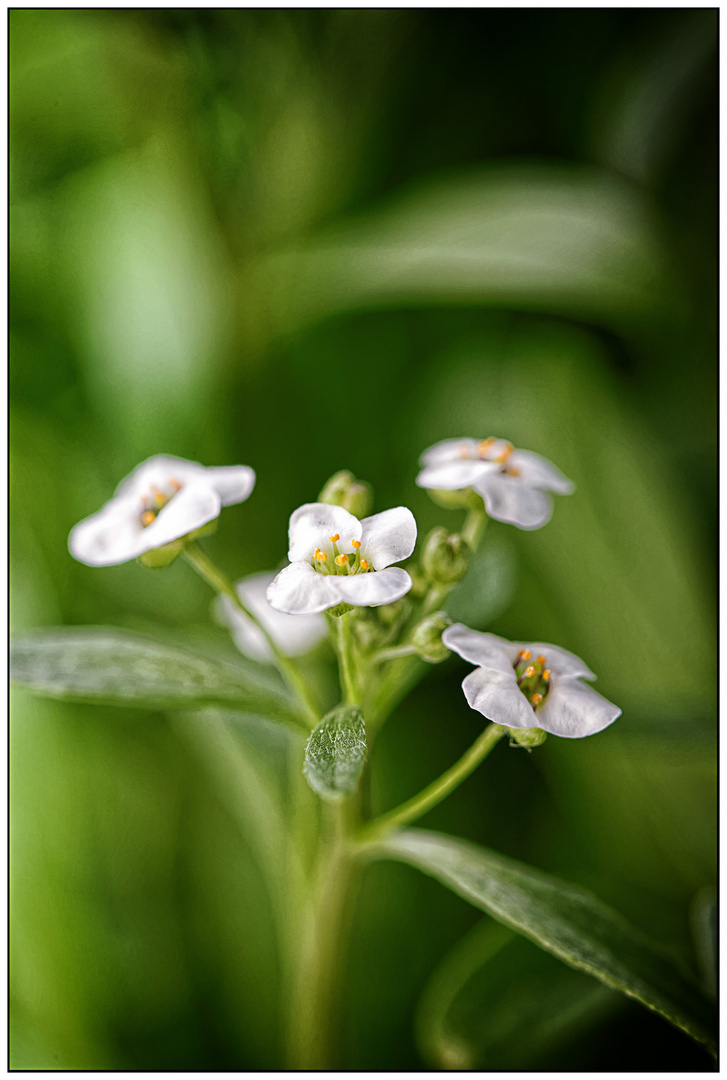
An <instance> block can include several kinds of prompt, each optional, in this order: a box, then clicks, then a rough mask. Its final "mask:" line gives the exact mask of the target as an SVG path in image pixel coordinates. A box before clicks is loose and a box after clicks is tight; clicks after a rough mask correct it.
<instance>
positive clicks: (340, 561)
mask: <svg viewBox="0 0 727 1080" xmlns="http://www.w3.org/2000/svg"><path fill="white" fill-rule="evenodd" d="M347 562H348V555H336V565H337V566H345V565H346V563H347Z"/></svg>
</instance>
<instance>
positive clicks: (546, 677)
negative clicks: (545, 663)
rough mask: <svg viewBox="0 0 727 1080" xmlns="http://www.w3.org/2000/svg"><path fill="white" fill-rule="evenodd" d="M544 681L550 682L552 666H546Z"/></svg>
mask: <svg viewBox="0 0 727 1080" xmlns="http://www.w3.org/2000/svg"><path fill="white" fill-rule="evenodd" d="M542 679H543V682H548V680H549V679H550V668H546V669H545V671H544V672H543V675H542Z"/></svg>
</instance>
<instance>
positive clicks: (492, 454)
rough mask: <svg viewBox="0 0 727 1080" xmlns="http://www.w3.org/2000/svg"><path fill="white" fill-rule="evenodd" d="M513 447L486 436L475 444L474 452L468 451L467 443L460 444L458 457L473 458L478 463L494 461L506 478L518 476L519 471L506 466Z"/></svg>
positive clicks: (501, 440) (500, 440)
mask: <svg viewBox="0 0 727 1080" xmlns="http://www.w3.org/2000/svg"><path fill="white" fill-rule="evenodd" d="M514 449H515V447H514V446H513V445H512V443H510V442H506V441H505V440H504V439H496V438H495V436H494V435H490V436H488V438H486V439H483V440H482V441H481V442H479V443H478V444H477V446H476V447H475V449H474V450H470V448H469V445H468V444H467V443H462V446H461V448H460V456H461V457H463V458H475V459H476V460H479V461H494V462H496V463H497V464H498V465H499V466H500V472H501V473H504V474H505V475H506V476H519V475H520V470H519V469H517V468H515V467H514V466H512V465H508V464H507V463H508V461H509V459H510V456H511V455H512V453H513V451H514Z"/></svg>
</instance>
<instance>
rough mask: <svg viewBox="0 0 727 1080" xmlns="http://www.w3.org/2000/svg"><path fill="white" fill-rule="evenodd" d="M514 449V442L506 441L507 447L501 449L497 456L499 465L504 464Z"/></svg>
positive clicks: (496, 459)
mask: <svg viewBox="0 0 727 1080" xmlns="http://www.w3.org/2000/svg"><path fill="white" fill-rule="evenodd" d="M514 449H515V447H514V446H513V445H512V443H505V449H504V450H501V451H500V453H499V454H498V455H497V457H496V458H495V461H496V462H497V463H498V465H504V464H505V462H506V461H507V459H508V458H509V457H510V454H511V453H512V452H513V450H514Z"/></svg>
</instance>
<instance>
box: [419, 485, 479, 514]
mask: <svg viewBox="0 0 727 1080" xmlns="http://www.w3.org/2000/svg"><path fill="white" fill-rule="evenodd" d="M427 491H428V492H429V497H430V499H431V500H432V502H435V503H436V504H437V506H443V507H444V509H445V510H460V509H461V508H463V507H464V509H465V510H470V509H471V508H472V507H474V506H481V505H482V496H481V495H478V494H477V492H476V491H475V490H474V488H471V487H469V488H461V489H460V490H459V491H446V490H444V489H441V488H427Z"/></svg>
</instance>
